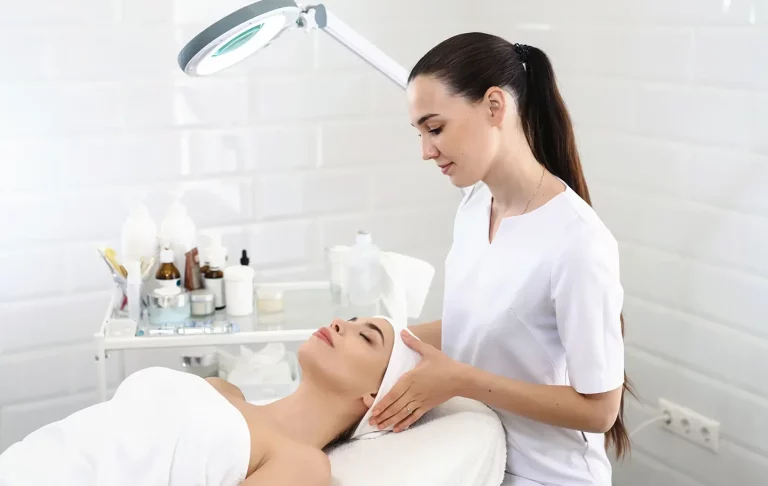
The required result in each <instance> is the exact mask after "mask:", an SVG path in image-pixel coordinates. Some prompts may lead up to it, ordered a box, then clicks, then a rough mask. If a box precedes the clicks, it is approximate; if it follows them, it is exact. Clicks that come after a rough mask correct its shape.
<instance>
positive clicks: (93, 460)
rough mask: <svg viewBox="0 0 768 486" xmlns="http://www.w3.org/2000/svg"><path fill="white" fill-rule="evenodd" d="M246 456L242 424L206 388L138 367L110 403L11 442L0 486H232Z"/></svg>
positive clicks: (181, 376) (178, 375) (185, 377)
mask: <svg viewBox="0 0 768 486" xmlns="http://www.w3.org/2000/svg"><path fill="white" fill-rule="evenodd" d="M250 451H251V441H250V433H249V431H248V424H247V423H246V421H245V419H244V418H243V416H242V415H241V414H240V412H239V411H238V410H237V409H236V408H235V407H234V406H233V405H232V404H230V403H229V402H228V401H227V399H226V398H224V397H223V396H222V395H221V394H219V393H218V392H217V391H216V390H215V389H214V388H213V387H212V386H211V385H209V384H208V383H206V382H205V381H204V380H203V379H202V378H199V377H197V376H195V375H191V374H188V373H182V372H178V371H173V370H170V369H167V368H146V369H144V370H141V371H138V372H136V373H134V374H132V375H131V376H129V377H128V378H126V379H125V380H124V381H123V383H121V384H120V386H119V387H118V389H117V391H116V392H115V395H114V397H113V398H112V399H111V400H110V401H108V402H103V403H99V404H96V405H94V406H91V407H88V408H85V409H83V410H80V411H78V412H75V413H74V414H72V415H70V416H69V417H67V418H65V419H63V420H60V421H58V422H54V423H51V424H48V425H46V426H44V427H42V428H40V429H38V430H37V431H35V432H32V433H31V434H29V435H28V436H27V437H26V438H25V439H23V440H22V441H19V442H17V443H15V444H13V445H12V446H11V447H10V448H8V449H7V450H6V451H5V452H4V453H3V454H2V455H0V484H2V485H3V486H17V485H18V486H21V485H23V486H37V485H40V486H50V485H51V484H63V485H78V486H91V485H93V486H123V485H125V486H129V485H130V486H134V485H140V484H141V485H160V484H162V485H169V486H189V485H192V484H194V485H200V486H203V485H211V486H213V485H215V486H235V485H237V484H239V483H240V482H241V481H242V480H243V479H245V476H246V474H247V472H248V463H249V461H250Z"/></svg>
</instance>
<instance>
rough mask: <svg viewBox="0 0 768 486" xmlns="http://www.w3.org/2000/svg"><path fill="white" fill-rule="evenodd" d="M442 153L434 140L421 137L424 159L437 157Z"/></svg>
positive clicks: (422, 156)
mask: <svg viewBox="0 0 768 486" xmlns="http://www.w3.org/2000/svg"><path fill="white" fill-rule="evenodd" d="M439 155H440V151H439V150H437V147H435V146H434V145H433V144H432V142H430V141H429V139H428V138H427V137H421V158H422V159H423V160H430V159H436V158H437V157H438V156H439Z"/></svg>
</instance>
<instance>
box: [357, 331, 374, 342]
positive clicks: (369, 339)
mask: <svg viewBox="0 0 768 486" xmlns="http://www.w3.org/2000/svg"><path fill="white" fill-rule="evenodd" d="M360 335H361V336H363V339H365V340H366V341H368V344H373V341H371V338H369V337H368V336H366V335H365V334H363V333H362V332H361V333H360Z"/></svg>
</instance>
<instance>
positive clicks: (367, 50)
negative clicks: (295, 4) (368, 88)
mask: <svg viewBox="0 0 768 486" xmlns="http://www.w3.org/2000/svg"><path fill="white" fill-rule="evenodd" d="M310 10H313V11H314V22H315V24H316V25H317V27H319V28H321V29H322V30H323V31H324V32H325V33H326V34H328V35H330V36H331V37H333V38H334V39H336V40H337V41H339V42H340V43H341V44H342V45H343V46H344V47H346V48H348V49H349V50H350V51H352V52H353V53H354V54H356V55H357V56H358V57H360V58H362V59H363V60H364V61H365V62H367V63H368V64H370V65H371V66H373V67H374V68H376V69H377V70H378V71H379V72H381V73H382V74H383V75H385V76H386V77H387V78H389V79H390V80H391V81H392V82H394V83H395V84H397V85H398V86H400V88H402V89H405V87H406V85H407V83H408V72H407V71H406V70H405V68H404V67H402V66H401V65H399V64H398V63H397V62H396V61H395V60H394V59H392V58H391V57H389V56H388V55H387V54H385V53H384V51H382V50H381V49H379V48H378V47H376V46H375V45H373V44H372V43H371V42H369V41H367V40H366V39H365V38H364V37H363V36H361V35H360V34H358V33H357V32H355V31H354V30H353V29H352V28H351V27H349V26H348V25H347V24H345V23H344V22H343V21H342V20H341V19H339V18H338V17H336V16H335V15H334V14H333V13H331V12H330V11H329V10H328V9H327V8H326V7H325V5H323V4H322V3H321V4H317V5H311V6H308V7H306V10H305V12H307V13H309V11H310Z"/></svg>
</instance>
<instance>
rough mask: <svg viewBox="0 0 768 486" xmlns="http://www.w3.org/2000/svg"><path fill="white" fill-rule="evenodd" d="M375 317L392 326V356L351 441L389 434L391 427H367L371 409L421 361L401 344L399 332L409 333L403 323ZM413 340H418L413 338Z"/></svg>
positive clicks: (383, 317)
mask: <svg viewBox="0 0 768 486" xmlns="http://www.w3.org/2000/svg"><path fill="white" fill-rule="evenodd" d="M376 317H378V318H381V319H386V320H387V321H388V322H389V323H390V324H392V327H393V329H394V331H395V342H394V344H393V345H392V354H390V355H389V363H388V364H387V369H386V371H385V372H384V378H383V379H382V380H381V385H380V386H379V391H378V392H377V393H376V398H375V399H374V401H373V406H371V408H369V409H368V411H367V412H366V413H365V415H364V416H363V420H361V421H360V423H359V424H358V425H357V428H356V429H355V431H354V433H353V434H352V439H372V438H374V437H378V436H380V435H382V434H385V433H387V432H390V431H391V430H392V429H393V426H392V425H390V426H389V427H387V428H386V429H384V430H379V429H378V427H374V426H371V425H369V424H368V420H369V419H370V418H371V415H372V412H373V409H374V408H375V407H376V404H377V403H379V402H380V401H381V399H382V398H384V396H386V394H387V393H388V392H389V391H390V390H391V389H392V387H393V386H395V383H397V380H399V379H400V377H401V376H403V375H404V374H406V373H407V372H409V371H410V370H412V369H413V368H415V367H416V365H417V364H419V362H420V361H421V355H420V354H419V353H417V352H416V351H414V350H412V349H411V348H409V347H408V346H406V344H405V343H404V342H403V338H402V337H400V331H402V330H406V331H407V332H409V333H411V331H408V328H407V327H406V323H405V322H403V321H398V320H395V319H391V318H389V317H387V316H376ZM411 335H412V336H413V333H411ZM414 338H415V339H418V338H416V337H415V336H414Z"/></svg>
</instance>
